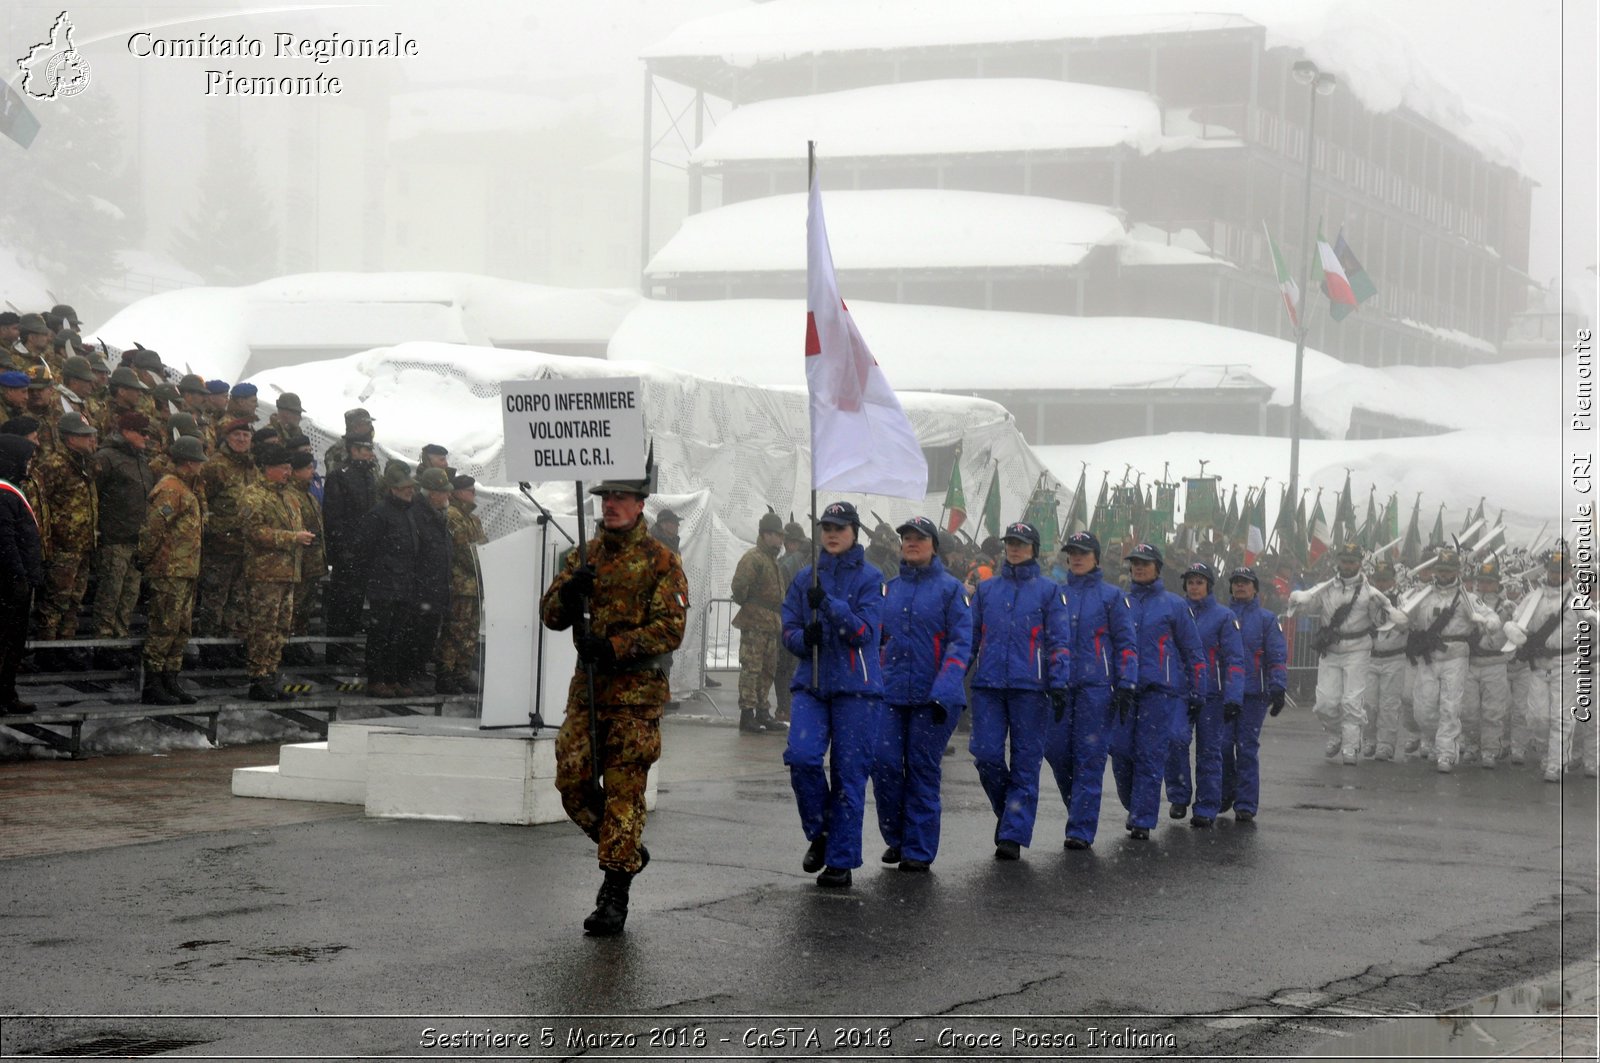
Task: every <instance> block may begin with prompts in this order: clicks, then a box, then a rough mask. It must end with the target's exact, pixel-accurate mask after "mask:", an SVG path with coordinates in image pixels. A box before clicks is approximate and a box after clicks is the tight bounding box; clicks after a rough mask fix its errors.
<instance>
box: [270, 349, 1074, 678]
mask: <svg viewBox="0 0 1600 1063" xmlns="http://www.w3.org/2000/svg"><path fill="white" fill-rule="evenodd" d="M795 360H796V361H797V362H798V361H799V355H798V353H797V354H796V355H795ZM549 377H561V378H568V379H587V378H599V377H638V378H640V382H641V383H640V387H641V393H642V395H643V397H644V407H645V430H646V433H647V435H648V436H649V437H650V438H651V439H653V441H654V444H655V456H656V468H657V486H656V493H655V494H654V495H653V496H652V498H651V500H650V502H649V504H648V506H647V509H646V514H647V516H650V515H653V514H655V513H656V512H658V511H659V509H660V507H661V505H670V506H671V507H672V508H673V509H674V510H676V511H677V512H678V513H679V515H680V516H681V517H682V518H683V522H682V527H681V529H680V535H681V537H682V540H683V548H684V555H683V557H684V567H685V570H686V571H687V573H688V576H689V589H690V597H691V600H692V601H693V602H694V603H697V604H699V605H701V606H703V605H704V604H705V603H706V602H708V601H709V600H711V599H714V598H725V597H726V596H727V593H728V584H729V581H730V579H731V578H732V576H733V569H734V566H735V565H736V564H737V562H738V560H739V557H740V555H741V554H742V553H743V552H744V551H745V550H747V549H749V547H750V546H752V545H754V541H755V536H756V523H757V521H758V520H759V519H760V517H761V514H763V513H765V512H766V511H767V509H768V508H769V507H770V508H771V509H772V510H774V511H775V512H777V513H778V514H779V515H780V516H782V517H783V518H784V519H785V520H787V519H788V518H789V516H790V514H793V515H794V516H795V518H796V519H798V520H799V521H801V523H805V522H806V514H807V513H808V512H809V509H810V482H811V479H810V474H811V470H810V439H809V434H810V433H809V430H808V413H807V398H806V392H805V389H804V388H803V387H793V388H762V387H758V386H755V385H750V384H735V383H725V382H720V381H713V380H707V379H705V378H702V377H698V376H694V375H692V374H689V373H684V372H679V371H676V370H671V369H664V368H662V367H660V366H656V365H651V364H648V363H644V362H601V361H597V360H594V359H589V358H570V357H561V356H557V355H546V354H535V353H528V352H523V351H507V350H502V349H496V348H491V347H469V346H461V345H455V344H443V343H407V344H401V345H399V346H396V347H385V348H380V349H376V350H371V351H365V352H363V353H361V354H356V355H350V356H349V357H346V358H340V359H332V360H328V361H319V362H309V363H306V364H303V365H298V366H290V367H284V368H280V369H273V370H269V371H267V372H265V373H261V374H259V375H257V376H256V377H253V378H252V380H253V382H254V383H255V384H256V385H257V386H258V387H259V388H260V389H261V399H262V404H263V406H266V405H270V404H271V403H272V401H273V400H274V399H275V398H276V396H277V395H279V394H281V393H282V392H285V391H293V392H295V393H296V394H298V395H300V396H301V397H302V399H303V400H304V401H305V403H306V407H307V418H306V420H305V421H304V422H303V425H304V427H305V428H307V429H308V430H309V431H308V434H309V435H310V436H311V438H312V440H313V443H314V444H315V446H316V448H317V452H318V453H319V454H320V453H321V450H322V448H324V447H326V446H327V445H328V444H329V443H331V442H332V441H333V439H334V438H335V433H336V431H337V430H338V428H336V427H335V426H339V427H342V422H341V421H340V420H339V419H338V415H339V413H341V412H342V411H343V410H345V409H348V408H351V407H355V406H362V407H365V408H366V409H368V410H370V411H371V412H372V414H373V416H374V417H375V418H376V422H377V435H376V441H377V445H378V449H379V451H380V455H379V463H380V466H381V464H382V463H383V461H385V460H387V459H388V458H391V457H394V458H402V459H404V460H408V461H412V462H414V461H416V460H417V455H418V454H419V453H420V452H421V449H422V447H423V445H424V444H426V443H439V444H442V445H444V446H445V447H447V448H448V449H449V451H450V458H449V460H450V463H451V465H452V466H454V467H455V468H456V469H457V470H459V471H461V472H465V473H468V474H470V475H472V476H474V477H476V478H477V480H478V481H479V488H478V501H479V507H480V509H479V515H480V516H481V517H482V518H483V522H484V528H485V530H486V532H487V533H488V535H489V537H490V539H491V540H492V539H497V538H500V537H502V536H504V535H507V534H509V533H510V532H512V531H515V530H517V529H519V528H523V527H527V526H529V525H532V524H534V522H535V521H536V519H537V517H538V511H537V510H536V509H535V507H534V506H533V505H532V504H531V503H529V502H528V501H527V500H526V499H524V498H523V497H522V496H521V494H520V492H519V491H518V490H517V487H516V485H515V484H512V483H508V482H507V480H506V477H505V469H504V462H503V458H502V449H503V444H504V439H503V434H502V430H501V423H502V418H501V413H500V403H499V385H500V383H501V382H502V381H508V380H538V379H546V378H549ZM900 400H901V404H902V405H903V406H904V407H905V411H906V415H907V416H908V417H909V419H910V421H911V425H912V428H913V429H914V430H915V431H916V434H917V438H918V441H919V442H920V443H921V445H922V446H923V448H925V449H927V448H954V447H955V446H957V445H959V446H960V448H961V457H960V464H961V475H962V479H963V482H964V484H965V486H966V497H967V501H968V508H969V512H970V514H971V515H970V517H969V521H970V522H971V523H975V522H976V521H977V519H978V511H979V509H980V508H981V505H982V499H983V497H984V492H985V491H986V489H987V487H988V484H989V479H990V477H991V475H992V470H993V469H994V467H995V463H996V462H998V463H999V466H1000V470H1001V472H1000V476H1001V497H1002V499H1003V503H1004V508H1003V510H1002V513H1001V519H1002V521H1009V520H1015V519H1017V518H1019V517H1020V516H1021V515H1022V511H1023V508H1024V506H1025V505H1026V503H1027V499H1028V496H1029V494H1030V492H1031V491H1032V490H1033V488H1034V485H1035V483H1036V481H1038V479H1039V477H1040V476H1041V475H1044V476H1045V484H1046V486H1048V487H1053V488H1054V489H1056V491H1057V494H1058V498H1059V500H1060V501H1061V503H1062V504H1063V507H1064V506H1065V504H1066V503H1067V502H1068V501H1069V498H1068V496H1067V492H1066V489H1064V488H1063V487H1062V486H1061V485H1060V484H1059V483H1058V482H1057V481H1056V480H1055V478H1054V477H1053V476H1051V475H1050V474H1049V473H1048V472H1047V470H1046V469H1045V467H1044V466H1043V465H1042V464H1041V463H1040V461H1039V459H1038V458H1037V457H1035V456H1034V454H1033V452H1032V450H1031V449H1029V447H1028V445H1027V444H1026V443H1025V442H1024V441H1023V439H1022V437H1021V435H1020V434H1019V433H1018V432H1017V428H1016V423H1015V421H1014V420H1013V419H1012V417H1011V415H1010V414H1009V413H1007V412H1006V411H1005V410H1004V409H1003V408H1002V407H1000V406H999V405H997V404H995V403H992V402H988V401H985V400H981V399H970V398H961V397H956V396H946V395H926V394H915V393H902V394H901V395H900ZM945 486H946V485H945V484H944V483H939V484H937V485H933V490H932V491H930V493H929V494H928V495H927V496H926V497H925V498H924V499H923V500H922V501H921V502H910V501H906V500H903V499H890V498H884V497H881V496H863V495H854V496H850V495H845V496H842V497H845V498H848V499H849V500H850V501H853V502H855V503H856V504H857V506H858V507H859V508H860V510H861V513H862V516H863V518H864V519H867V520H875V518H874V514H876V515H877V516H878V517H881V518H882V519H884V520H886V521H888V522H890V523H891V524H895V523H898V522H899V521H901V520H904V519H905V518H906V517H910V516H913V515H916V514H918V513H922V514H926V515H927V516H929V517H931V518H934V519H938V517H939V515H940V508H941V503H942V502H943V499H944V493H945ZM534 491H535V495H536V497H537V498H538V499H539V501H540V502H541V503H543V504H544V505H545V506H546V507H548V508H549V509H550V510H551V511H552V513H554V514H555V515H556V516H557V518H558V519H559V521H560V523H561V524H562V525H563V526H564V527H565V528H567V530H568V531H575V524H576V522H575V520H574V519H573V513H574V509H573V502H574V499H573V485H572V484H570V483H548V484H539V485H535V488H534ZM834 497H835V496H831V495H830V496H828V497H826V498H821V499H819V505H825V504H826V503H827V502H830V501H833V500H834ZM680 507H682V508H680ZM1063 511H1064V510H1063ZM702 616H703V614H702ZM716 637H717V636H716V635H715V634H714V633H713V635H712V638H713V639H715V638H716ZM706 638H707V633H706V625H705V624H704V622H703V620H697V618H696V617H695V616H694V615H691V622H690V628H689V635H688V637H687V638H686V639H685V645H684V649H683V651H680V653H679V654H678V656H677V659H676V662H675V664H674V668H673V684H674V688H675V689H678V690H688V689H693V688H694V686H695V685H696V684H697V683H698V680H699V672H700V667H699V666H700V661H701V660H702V658H703V654H704V652H705V650H706Z"/></svg>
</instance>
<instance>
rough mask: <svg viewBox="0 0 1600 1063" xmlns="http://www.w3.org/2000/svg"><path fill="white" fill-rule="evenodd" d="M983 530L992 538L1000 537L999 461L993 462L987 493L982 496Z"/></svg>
mask: <svg viewBox="0 0 1600 1063" xmlns="http://www.w3.org/2000/svg"><path fill="white" fill-rule="evenodd" d="M982 524H983V530H984V531H985V532H986V533H987V534H988V535H989V536H990V537H992V538H995V539H998V538H1000V463H999V462H998V461H997V462H995V463H994V475H992V476H990V477H989V493H988V494H986V495H984V498H983V517H982Z"/></svg>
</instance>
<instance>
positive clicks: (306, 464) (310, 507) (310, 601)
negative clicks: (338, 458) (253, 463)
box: [289, 451, 328, 664]
mask: <svg viewBox="0 0 1600 1063" xmlns="http://www.w3.org/2000/svg"><path fill="white" fill-rule="evenodd" d="M289 469H290V478H289V483H290V485H291V486H292V487H293V488H294V491H295V498H296V500H297V501H299V503H300V519H301V521H302V522H303V523H304V524H305V529H306V531H308V532H310V533H311V534H312V536H313V538H312V540H311V542H310V543H308V544H306V547H305V549H303V550H301V551H300V581H299V582H298V583H296V584H295V585H294V633H295V634H296V635H309V634H311V614H312V612H313V608H312V607H313V606H314V604H315V603H316V599H317V585H318V584H320V583H321V582H322V581H323V580H324V579H325V578H326V577H327V575H328V555H327V538H326V536H325V535H324V534H323V528H322V503H320V502H318V501H317V497H316V495H314V494H312V493H311V480H312V477H314V476H316V474H317V459H316V458H313V457H312V456H311V455H310V454H307V453H305V452H304V451H291V452H290V454H289ZM291 649H298V650H300V651H301V652H299V653H293V654H291V655H290V656H291V657H292V659H294V660H295V661H298V662H300V663H304V664H309V663H311V661H312V660H314V659H315V658H314V656H313V655H312V654H311V652H310V649H309V648H308V647H306V646H304V645H302V644H298V643H297V644H296V645H295V646H294V647H291Z"/></svg>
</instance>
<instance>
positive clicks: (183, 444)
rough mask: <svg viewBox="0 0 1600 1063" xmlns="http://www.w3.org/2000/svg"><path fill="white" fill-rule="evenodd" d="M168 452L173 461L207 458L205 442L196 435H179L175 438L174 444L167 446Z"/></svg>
mask: <svg viewBox="0 0 1600 1063" xmlns="http://www.w3.org/2000/svg"><path fill="white" fill-rule="evenodd" d="M167 453H168V454H169V455H171V457H172V460H173V461H201V462H203V461H205V460H206V448H205V444H203V443H201V442H200V440H199V439H197V438H195V437H194V436H188V435H184V436H179V437H178V438H177V439H175V440H173V442H172V446H170V447H168V448H167Z"/></svg>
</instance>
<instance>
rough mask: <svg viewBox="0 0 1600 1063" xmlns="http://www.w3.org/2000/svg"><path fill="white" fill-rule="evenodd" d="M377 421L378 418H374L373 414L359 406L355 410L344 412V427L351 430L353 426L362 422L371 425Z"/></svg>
mask: <svg viewBox="0 0 1600 1063" xmlns="http://www.w3.org/2000/svg"><path fill="white" fill-rule="evenodd" d="M375 420H377V418H376V417H374V416H372V414H370V413H368V412H367V411H366V410H364V409H362V408H361V407H359V406H358V407H356V408H355V409H353V410H346V411H344V426H345V427H346V428H349V427H350V426H351V425H353V424H359V423H360V422H362V421H367V422H369V423H370V422H372V421H375Z"/></svg>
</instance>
